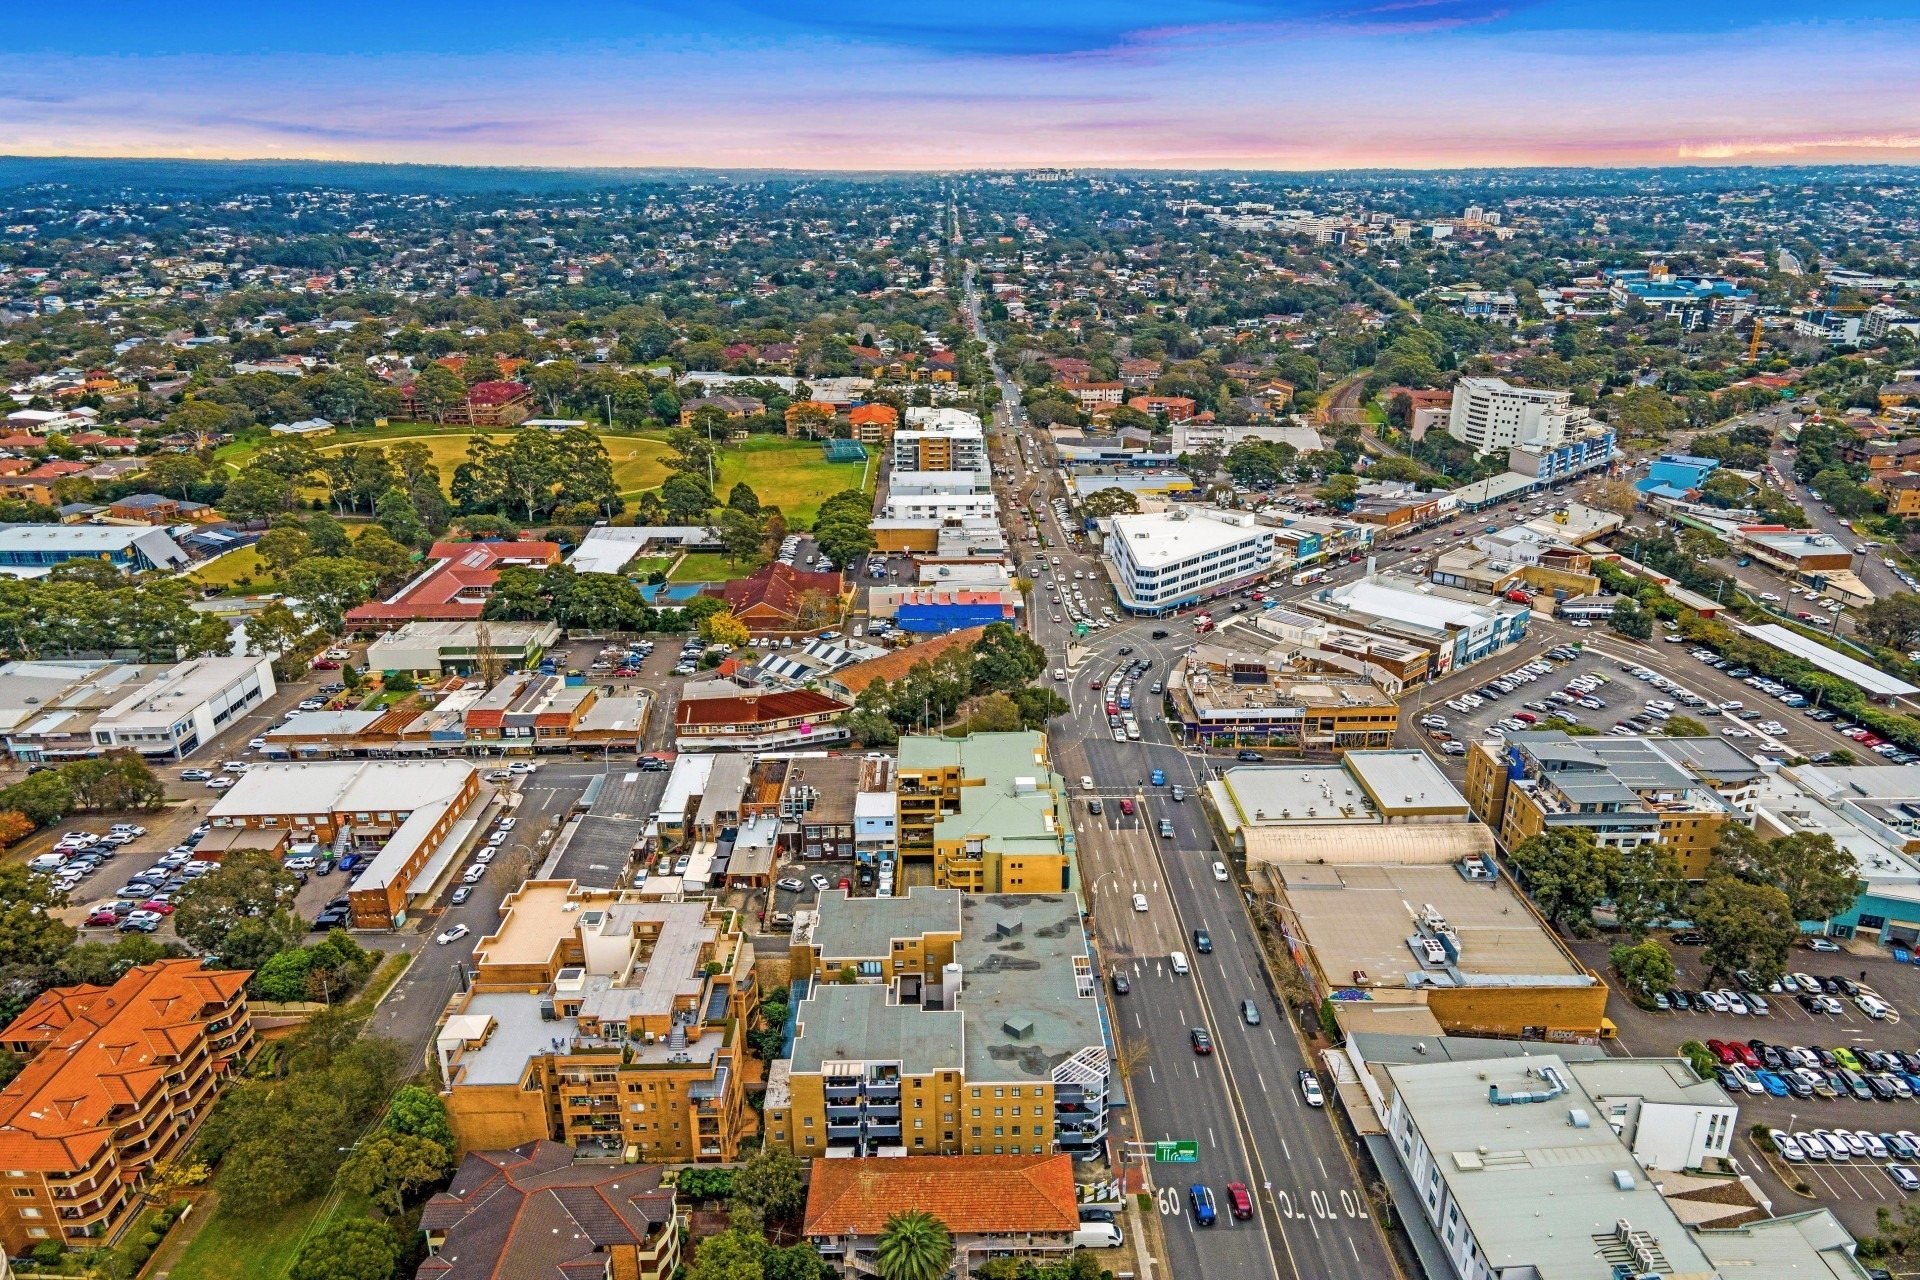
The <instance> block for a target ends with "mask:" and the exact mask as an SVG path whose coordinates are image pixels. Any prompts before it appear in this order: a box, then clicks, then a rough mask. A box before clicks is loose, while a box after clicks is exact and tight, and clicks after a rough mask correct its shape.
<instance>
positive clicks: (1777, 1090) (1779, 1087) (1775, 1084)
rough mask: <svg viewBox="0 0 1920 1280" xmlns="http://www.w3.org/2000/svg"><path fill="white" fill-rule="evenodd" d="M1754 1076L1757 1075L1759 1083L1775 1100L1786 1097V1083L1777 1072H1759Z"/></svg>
mask: <svg viewBox="0 0 1920 1280" xmlns="http://www.w3.org/2000/svg"><path fill="white" fill-rule="evenodd" d="M1755 1074H1757V1075H1758V1076H1759V1077H1760V1083H1761V1085H1762V1086H1763V1087H1764V1088H1765V1089H1766V1091H1767V1092H1768V1093H1770V1094H1772V1095H1773V1096H1774V1097H1776V1098H1784V1097H1786V1096H1787V1094H1788V1092H1789V1090H1788V1088H1787V1082H1786V1081H1785V1080H1784V1079H1782V1078H1781V1076H1780V1073H1779V1072H1777V1071H1760V1072H1756V1073H1755Z"/></svg>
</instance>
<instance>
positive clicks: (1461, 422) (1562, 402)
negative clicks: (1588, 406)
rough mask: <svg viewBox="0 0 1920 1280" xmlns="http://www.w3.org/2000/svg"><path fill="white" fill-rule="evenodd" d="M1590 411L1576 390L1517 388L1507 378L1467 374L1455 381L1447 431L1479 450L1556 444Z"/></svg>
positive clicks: (1486, 450) (1533, 448) (1584, 422)
mask: <svg viewBox="0 0 1920 1280" xmlns="http://www.w3.org/2000/svg"><path fill="white" fill-rule="evenodd" d="M1586 422H1587V411H1586V410H1585V409H1583V408H1579V407H1577V406H1575V405H1574V403H1573V393H1572V392H1568V391H1553V390H1549V389H1547V388H1544V387H1516V386H1514V385H1512V384H1511V383H1509V382H1507V381H1506V380H1505V379H1502V378H1462V379H1460V381H1459V382H1457V383H1455V384H1454V388H1453V412H1452V414H1451V415H1450V416H1449V418H1448V420H1447V434H1448V435H1450V436H1452V437H1453V438H1454V439H1455V440H1458V441H1460V442H1462V443H1463V444H1468V445H1472V446H1473V451H1474V452H1475V453H1498V452H1501V451H1503V450H1507V449H1512V448H1516V447H1517V448H1523V449H1531V450H1536V451H1537V450H1543V449H1552V448H1555V447H1557V446H1558V445H1560V444H1561V443H1562V442H1563V441H1565V440H1566V438H1567V433H1568V432H1569V431H1570V430H1574V429H1576V424H1577V426H1578V427H1584V426H1585V425H1586Z"/></svg>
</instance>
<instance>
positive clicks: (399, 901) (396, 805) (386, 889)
mask: <svg viewBox="0 0 1920 1280" xmlns="http://www.w3.org/2000/svg"><path fill="white" fill-rule="evenodd" d="M491 799H492V791H491V789H490V788H486V787H484V786H483V785H482V783H481V781H480V771H479V770H478V769H476V768H474V767H473V766H472V765H471V764H468V763H466V762H465V761H461V760H378V761H374V760H343V761H324V762H313V763H301V764H259V765H255V766H254V767H253V768H251V769H249V770H247V772H246V773H244V774H242V775H241V776H240V780H239V781H238V782H237V783H235V784H234V786H233V788H232V789H231V790H229V791H227V792H226V793H225V794H223V795H222V796H221V797H220V798H219V799H218V800H217V801H215V802H214V805H213V808H212V809H211V810H209V811H208V813H207V822H208V824H209V826H210V827H211V828H212V830H211V831H210V832H209V835H208V839H209V840H210V841H215V847H218V844H219V841H221V840H222V839H231V838H232V835H233V834H234V833H238V832H241V831H246V832H253V833H259V834H257V835H256V836H255V837H254V838H253V839H252V840H250V841H249V842H248V843H249V845H250V847H262V846H261V843H260V842H261V840H262V839H264V840H265V841H266V847H276V846H278V845H279V844H280V843H282V842H284V841H286V840H288V839H292V840H297V841H304V840H311V841H316V842H319V843H322V844H326V845H329V846H331V847H332V848H333V850H334V851H335V852H340V853H344V852H347V851H349V850H352V851H359V852H363V853H371V854H372V857H371V859H370V860H369V861H368V862H367V864H366V866H365V868H364V869H363V870H361V871H360V872H359V873H358V874H357V875H355V876H354V879H353V884H352V887H351V888H350V889H349V890H348V893H347V899H348V902H349V904H350V906H351V909H352V911H353V924H354V927H355V928H357V929H391V928H398V927H400V926H401V925H403V924H405V923H406V920H407V911H408V907H409V904H410V903H411V902H412V900H413V899H415V898H417V897H419V896H421V895H423V894H426V893H428V892H429V891H431V890H432V888H433V887H434V886H435V885H436V884H437V883H438V882H439V881H440V879H441V877H442V876H444V875H445V873H446V872H447V871H448V870H449V869H450V867H451V865H452V860H453V857H454V855H455V854H457V853H458V852H459V851H460V849H461V847H462V846H463V845H465V844H466V843H467V842H468V840H470V839H471V838H472V836H473V834H474V832H475V831H476V829H477V827H478V823H479V818H480V812H481V810H482V809H484V807H485V806H486V804H487V803H488V802H489V801H490V800H491Z"/></svg>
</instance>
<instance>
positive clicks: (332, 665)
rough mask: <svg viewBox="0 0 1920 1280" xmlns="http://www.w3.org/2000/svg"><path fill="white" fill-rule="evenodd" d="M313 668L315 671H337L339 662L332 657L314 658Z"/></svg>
mask: <svg viewBox="0 0 1920 1280" xmlns="http://www.w3.org/2000/svg"><path fill="white" fill-rule="evenodd" d="M313 669H314V670H315V671H338V670H339V669H340V664H339V663H337V662H335V661H334V660H333V659H332V658H315V659H314V660H313Z"/></svg>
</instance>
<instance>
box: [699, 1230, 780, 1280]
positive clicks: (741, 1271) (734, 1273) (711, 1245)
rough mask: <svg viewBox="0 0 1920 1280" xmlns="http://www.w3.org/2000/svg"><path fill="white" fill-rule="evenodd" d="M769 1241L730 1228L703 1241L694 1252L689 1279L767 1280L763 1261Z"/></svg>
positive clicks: (753, 1234)
mask: <svg viewBox="0 0 1920 1280" xmlns="http://www.w3.org/2000/svg"><path fill="white" fill-rule="evenodd" d="M766 1254H767V1242H766V1241H765V1240H764V1239H762V1238H761V1237H760V1236H759V1235H757V1234H755V1233H753V1232H750V1231H742V1230H741V1229H740V1228H738V1227H729V1228H727V1230H725V1231H722V1232H720V1233H718V1234H717V1235H711V1236H708V1237H707V1238H706V1239H705V1240H702V1241H701V1242H700V1244H699V1246H698V1247H697V1248H696V1249H695V1250H694V1253H693V1266H692V1268H691V1269H690V1270H689V1271H688V1272H687V1277H688V1280H765V1275H766V1273H765V1271H764V1270H763V1269H762V1260H763V1259H764V1258H765V1257H766Z"/></svg>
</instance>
